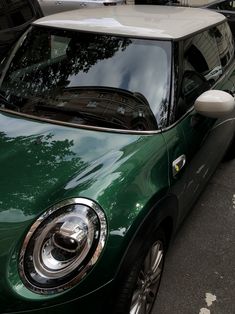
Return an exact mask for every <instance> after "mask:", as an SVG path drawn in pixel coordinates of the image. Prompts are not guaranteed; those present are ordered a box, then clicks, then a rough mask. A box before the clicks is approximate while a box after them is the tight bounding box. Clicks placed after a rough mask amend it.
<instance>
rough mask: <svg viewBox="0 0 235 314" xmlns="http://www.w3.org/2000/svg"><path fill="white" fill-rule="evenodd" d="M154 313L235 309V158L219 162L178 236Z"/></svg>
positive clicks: (230, 312)
mask: <svg viewBox="0 0 235 314" xmlns="http://www.w3.org/2000/svg"><path fill="white" fill-rule="evenodd" d="M153 314H235V161H232V162H229V163H223V164H221V165H220V167H219V169H218V170H217V172H216V173H215V175H214V176H213V178H212V179H211V181H210V183H209V184H208V186H207V188H206V190H205V192H204V193H203V195H202V196H201V198H200V199H199V201H198V202H197V204H196V205H195V207H194V209H193V211H192V212H191V214H190V215H189V217H188V218H187V219H186V221H185V223H184V224H183V226H182V228H181V229H180V231H179V233H178V235H177V237H176V239H175V240H174V243H173V245H172V246H171V248H170V250H169V252H168V256H167V260H166V264H165V272H164V275H163V279H162V283H161V288H160V291H159V296H158V299H157V301H156V304H155V307H154V310H153Z"/></svg>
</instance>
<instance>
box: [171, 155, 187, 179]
mask: <svg viewBox="0 0 235 314" xmlns="http://www.w3.org/2000/svg"><path fill="white" fill-rule="evenodd" d="M185 164H186V156H185V155H181V156H179V157H178V158H177V159H175V160H174V161H173V162H172V174H173V177H176V176H177V174H178V173H179V172H180V171H181V170H182V169H183V168H184V166H185Z"/></svg>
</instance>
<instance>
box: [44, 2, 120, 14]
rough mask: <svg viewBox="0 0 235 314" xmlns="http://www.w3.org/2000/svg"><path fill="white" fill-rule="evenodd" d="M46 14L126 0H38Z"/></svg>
mask: <svg viewBox="0 0 235 314" xmlns="http://www.w3.org/2000/svg"><path fill="white" fill-rule="evenodd" d="M38 2H39V4H40V6H41V9H42V11H43V14H44V15H50V14H54V13H58V12H63V11H69V10H75V9H80V8H81V9H82V8H89V7H91V8H94V7H99V6H104V5H105V6H109V5H117V4H124V3H125V0H38Z"/></svg>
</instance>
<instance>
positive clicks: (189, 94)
mask: <svg viewBox="0 0 235 314" xmlns="http://www.w3.org/2000/svg"><path fill="white" fill-rule="evenodd" d="M183 51H184V52H183V64H182V67H183V68H182V81H181V85H180V87H179V88H180V91H179V98H178V103H177V107H176V119H179V118H180V117H181V116H182V115H183V114H184V113H186V112H187V110H188V109H189V108H191V107H192V105H193V103H194V101H195V100H196V98H197V97H198V96H200V95H201V94H202V93H203V92H204V91H206V90H208V89H209V88H210V86H212V85H213V84H214V83H215V82H216V81H217V80H218V78H219V77H220V76H221V75H222V67H221V62H220V57H219V53H218V48H217V42H216V39H215V36H214V31H212V30H207V31H204V32H202V33H199V34H197V35H195V36H194V37H192V38H189V39H186V40H185V41H184V42H183Z"/></svg>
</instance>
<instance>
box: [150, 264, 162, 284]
mask: <svg viewBox="0 0 235 314" xmlns="http://www.w3.org/2000/svg"><path fill="white" fill-rule="evenodd" d="M161 272H162V270H161V269H160V268H158V269H157V270H156V271H155V272H154V273H152V275H151V276H150V280H151V282H150V285H149V286H150V287H151V286H152V285H154V284H155V283H156V282H158V280H159V279H160V276H161Z"/></svg>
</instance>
